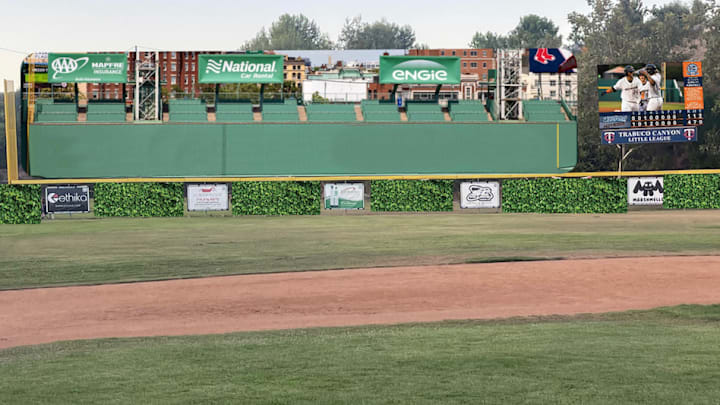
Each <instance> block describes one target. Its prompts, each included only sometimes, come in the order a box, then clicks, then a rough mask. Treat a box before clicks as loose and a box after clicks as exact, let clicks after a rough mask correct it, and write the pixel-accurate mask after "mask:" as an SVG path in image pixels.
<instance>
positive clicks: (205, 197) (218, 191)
mask: <svg viewBox="0 0 720 405" xmlns="http://www.w3.org/2000/svg"><path fill="white" fill-rule="evenodd" d="M187 194H188V211H227V210H228V209H229V207H228V187H227V184H188V188H187Z"/></svg>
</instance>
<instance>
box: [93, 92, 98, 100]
mask: <svg viewBox="0 0 720 405" xmlns="http://www.w3.org/2000/svg"><path fill="white" fill-rule="evenodd" d="M93 98H94V99H95V100H97V98H98V91H97V90H93Z"/></svg>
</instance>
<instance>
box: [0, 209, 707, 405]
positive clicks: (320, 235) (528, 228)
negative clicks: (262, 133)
mask: <svg viewBox="0 0 720 405" xmlns="http://www.w3.org/2000/svg"><path fill="white" fill-rule="evenodd" d="M718 224H720V211H637V212H630V213H628V214H610V215H562V214H556V215H535V214H502V215H482V214H475V215H467V214H437V215H433V214H425V215H370V216H350V215H348V216H324V215H323V216H314V217H313V216H309V217H305V216H300V217H185V218H151V219H123V218H110V219H92V218H86V219H67V218H63V219H56V220H51V221H44V222H43V223H42V224H41V225H12V226H8V225H5V226H2V227H0V250H2V254H1V255H0V308H3V310H2V311H0V402H1V403H86V402H93V403H97V402H102V403H138V402H150V403H156V402H162V403H166V402H167V403H173V402H183V403H185V402H211V403H212V402H218V403H223V402H240V403H243V402H257V403H275V404H277V403H399V402H403V403H407V402H410V403H468V402H491V403H498V402H503V403H517V402H543V403H546V402H553V403H558V402H559V403H578V402H583V403H585V402H587V403H627V402H632V403H653V404H655V403H680V402H683V403H709V402H712V401H713V400H716V399H717V398H718V397H720V389H719V388H718V385H717V383H716V382H717V379H718V377H720V362H718V361H717V359H718V358H720V306H718V305H717V304H718V303H720V289H719V288H717V286H718V285H720V271H718V270H720V255H718V253H719V252H720V225H718Z"/></svg>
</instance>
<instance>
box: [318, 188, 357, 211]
mask: <svg viewBox="0 0 720 405" xmlns="http://www.w3.org/2000/svg"><path fill="white" fill-rule="evenodd" d="M364 196H365V185H364V184H363V183H327V184H325V209H328V210H329V209H337V208H341V209H356V210H361V209H363V207H364V202H365V199H364Z"/></svg>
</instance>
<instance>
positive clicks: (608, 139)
mask: <svg viewBox="0 0 720 405" xmlns="http://www.w3.org/2000/svg"><path fill="white" fill-rule="evenodd" d="M603 137H604V138H605V142H607V143H613V142H614V141H615V132H605V133H604V134H603Z"/></svg>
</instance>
